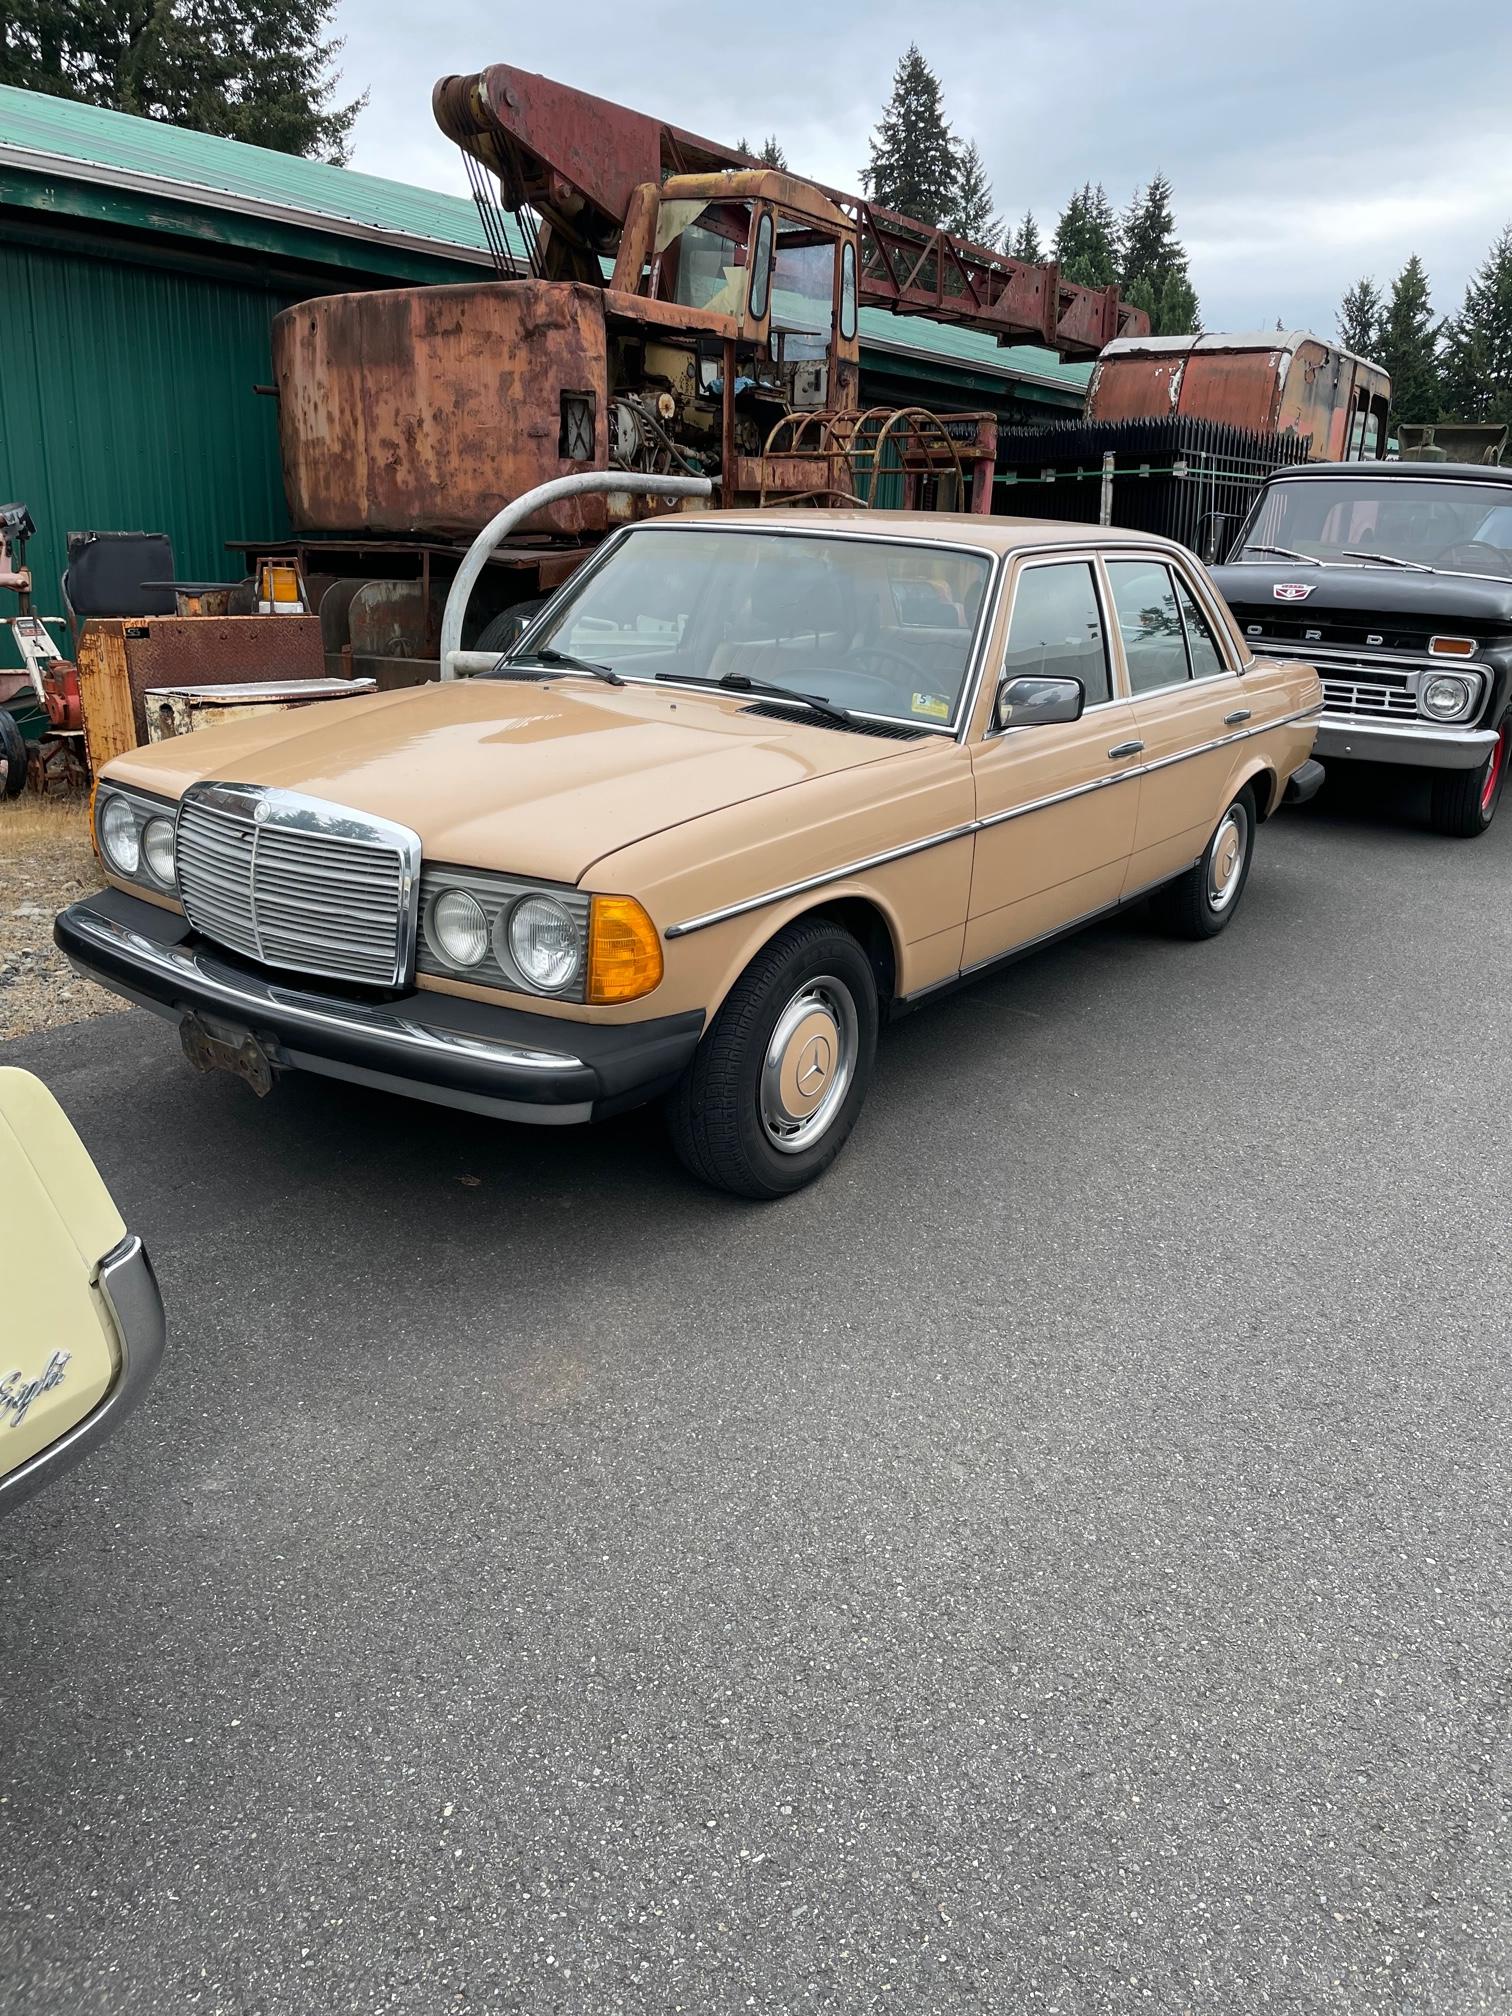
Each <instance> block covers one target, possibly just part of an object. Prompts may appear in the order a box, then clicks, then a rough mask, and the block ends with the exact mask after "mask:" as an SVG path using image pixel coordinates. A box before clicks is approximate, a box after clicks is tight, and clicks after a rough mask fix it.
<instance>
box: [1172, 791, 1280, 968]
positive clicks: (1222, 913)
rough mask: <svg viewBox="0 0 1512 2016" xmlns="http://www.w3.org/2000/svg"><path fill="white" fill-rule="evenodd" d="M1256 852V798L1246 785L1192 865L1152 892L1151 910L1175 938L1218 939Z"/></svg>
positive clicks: (1232, 910)
mask: <svg viewBox="0 0 1512 2016" xmlns="http://www.w3.org/2000/svg"><path fill="white" fill-rule="evenodd" d="M1254 852H1255V798H1254V793H1253V792H1252V791H1251V790H1250V788H1249V786H1248V784H1246V785H1245V787H1244V789H1243V790H1242V791H1241V792H1240V793H1239V796H1238V797H1237V798H1236V799H1235V800H1234V802H1233V804H1232V805H1230V807H1229V808H1228V810H1227V811H1226V812H1225V813H1224V815H1223V817H1222V818H1221V819H1220V820H1219V821H1218V828H1217V831H1216V832H1215V833H1214V835H1213V837H1212V839H1211V840H1209V842H1208V844H1207V846H1206V847H1205V848H1204V849H1203V854H1202V859H1201V860H1200V861H1199V862H1198V863H1197V865H1196V867H1195V868H1188V870H1187V871H1186V873H1185V874H1184V875H1180V876H1178V877H1177V879H1176V880H1175V881H1174V882H1168V883H1167V884H1166V886H1165V887H1164V889H1160V890H1157V891H1156V894H1155V899H1154V908H1155V915H1156V916H1157V917H1158V918H1159V919H1160V921H1161V923H1162V924H1163V925H1164V926H1165V928H1166V929H1167V930H1168V931H1170V932H1171V933H1173V934H1174V936H1176V937H1178V938H1216V937H1217V936H1218V933H1219V932H1220V931H1221V930H1222V929H1223V927H1224V926H1225V924H1227V923H1228V921H1229V919H1230V918H1231V917H1232V916H1233V914H1234V912H1235V911H1236V910H1237V909H1238V908H1239V899H1240V897H1241V896H1242V895H1243V894H1244V885H1245V883H1246V882H1247V881H1248V880H1249V871H1250V862H1251V860H1252V859H1253V858H1254Z"/></svg>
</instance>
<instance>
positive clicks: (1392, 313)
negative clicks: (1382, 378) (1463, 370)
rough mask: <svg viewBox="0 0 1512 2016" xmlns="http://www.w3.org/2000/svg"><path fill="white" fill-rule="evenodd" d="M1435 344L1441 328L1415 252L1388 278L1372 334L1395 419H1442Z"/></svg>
mask: <svg viewBox="0 0 1512 2016" xmlns="http://www.w3.org/2000/svg"><path fill="white" fill-rule="evenodd" d="M1467 300H1468V297H1467ZM1438 348H1439V328H1438V324H1437V323H1436V322H1435V321H1434V316H1433V303H1432V301H1431V300H1430V299H1429V295H1428V275H1427V274H1426V273H1425V272H1424V271H1423V262H1422V260H1421V259H1419V257H1418V256H1417V254H1416V252H1414V253H1413V255H1412V257H1411V258H1410V259H1409V260H1408V261H1407V264H1406V265H1405V266H1404V267H1403V268H1402V270H1401V272H1400V273H1398V275H1397V277H1396V278H1395V280H1393V281H1392V283H1391V298H1390V299H1389V300H1388V302H1387V303H1386V310H1385V313H1384V315H1383V316H1382V318H1381V322H1380V327H1379V333H1378V335H1377V339H1376V361H1377V362H1378V363H1380V364H1382V365H1384V366H1385V368H1386V370H1387V371H1388V372H1389V373H1390V376H1391V410H1392V413H1393V415H1394V417H1395V418H1396V419H1398V420H1407V421H1414V422H1415V421H1422V420H1437V419H1439V418H1440V416H1441V414H1442V410H1443V398H1444V394H1443V386H1442V384H1441V383H1440V377H1439V356H1438Z"/></svg>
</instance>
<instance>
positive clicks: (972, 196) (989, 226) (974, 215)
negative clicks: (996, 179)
mask: <svg viewBox="0 0 1512 2016" xmlns="http://www.w3.org/2000/svg"><path fill="white" fill-rule="evenodd" d="M956 167H957V176H958V181H957V186H956V198H955V209H954V210H953V211H952V213H951V217H950V228H951V230H952V231H955V232H957V233H958V234H959V235H960V236H961V237H962V238H969V239H970V240H971V242H972V244H973V245H996V244H997V243H998V241H999V240H1000V239H1001V238H1002V235H1003V220H1002V218H1001V217H999V216H998V215H997V214H996V213H995V212H994V210H993V207H992V184H991V183H990V182H989V181H988V180H987V164H986V163H985V162H984V161H983V159H982V150H981V148H980V147H978V145H977V143H976V142H975V140H969V141H968V142H967V143H966V145H965V147H964V148H963V149H962V150H961V152H960V154H959V155H958V157H957V164H956Z"/></svg>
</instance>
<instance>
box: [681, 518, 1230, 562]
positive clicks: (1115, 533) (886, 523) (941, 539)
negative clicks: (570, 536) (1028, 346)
mask: <svg viewBox="0 0 1512 2016" xmlns="http://www.w3.org/2000/svg"><path fill="white" fill-rule="evenodd" d="M643 524H644V529H646V530H652V529H655V528H656V527H661V528H663V529H665V528H666V527H667V526H669V525H675V526H682V527H684V528H686V527H687V526H689V525H692V526H695V527H696V526H699V525H702V524H717V525H749V526H750V527H752V529H753V530H761V531H768V532H771V531H779V532H823V531H844V532H855V531H862V532H871V533H874V534H875V535H876V537H877V538H879V539H887V538H893V539H930V540H933V541H935V542H937V543H938V544H939V545H941V546H977V547H984V548H986V550H987V551H989V552H992V553H1019V552H1023V551H1025V550H1027V549H1029V548H1032V547H1053V546H1076V547H1085V546H1091V545H1096V546H1103V545H1107V546H1158V547H1160V548H1162V549H1164V550H1166V551H1168V552H1173V553H1179V554H1180V555H1181V556H1182V558H1183V559H1188V560H1189V559H1190V558H1191V557H1192V556H1191V554H1190V553H1188V551H1187V549H1186V548H1185V547H1184V546H1178V545H1177V544H1176V542H1175V541H1174V540H1171V539H1162V538H1160V537H1159V536H1158V534H1156V533H1153V532H1131V531H1129V530H1128V529H1127V528H1126V527H1124V526H1122V525H1081V524H1073V523H1070V522H1068V521H1067V520H1065V519H1058V518H1000V517H997V516H995V515H994V516H987V515H986V514H984V513H982V512H979V511H867V510H865V509H856V510H814V509H811V508H809V507H807V506H804V505H791V506H789V507H787V508H786V509H776V510H757V509H754V508H747V509H745V510H738V511H701V512H697V513H679V514H677V515H673V516H668V517H665V518H656V519H648V520H645V521H643Z"/></svg>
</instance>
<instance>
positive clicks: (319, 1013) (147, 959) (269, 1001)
mask: <svg viewBox="0 0 1512 2016" xmlns="http://www.w3.org/2000/svg"><path fill="white" fill-rule="evenodd" d="M71 921H72V924H73V927H74V929H75V930H76V931H77V932H78V933H79V936H80V937H81V938H91V939H93V940H94V941H95V943H96V944H98V945H101V946H103V947H105V948H106V949H107V950H109V951H112V952H115V953H117V954H122V955H124V956H125V957H127V958H129V959H130V960H132V961H133V963H134V964H135V965H137V966H138V967H140V968H142V969H143V970H144V971H146V972H149V973H156V974H158V975H160V976H162V977H163V978H166V979H168V980H181V981H182V982H183V983H184V984H185V985H186V986H192V987H193V988H194V989H195V990H196V993H197V994H198V995H200V996H201V997H206V996H208V997H209V999H210V1000H212V1001H213V1002H214V1003H215V1004H216V1006H217V1007H220V1008H224V1009H227V1010H229V1011H230V1013H231V1014H232V1015H234V1016H236V1017H238V1018H240V1020H242V1021H243V1022H246V1021H249V1020H251V1021H255V1020H256V1018H257V1016H258V1014H259V1013H260V1012H268V1013H272V1012H274V1011H276V1012H277V1013H278V1014H279V1015H280V1016H282V1017H285V1018H287V1019H288V1020H291V1021H294V1022H297V1023H299V1024H301V1025H302V1026H303V1027H305V1028H307V1029H324V1030H337V1031H342V1032H344V1033H346V1034H348V1035H355V1036H363V1037H366V1038H367V1039H368V1040H369V1041H370V1042H376V1043H380V1044H382V1045H383V1046H384V1048H385V1049H387V1050H390V1051H392V1052H393V1054H394V1055H395V1056H396V1057H406V1056H414V1055H415V1054H416V1053H417V1052H421V1053H429V1054H431V1055H442V1056H450V1057H476V1058H479V1059H481V1060H483V1061H485V1062H487V1063H491V1064H507V1065H509V1066H511V1068H513V1069H515V1070H521V1071H560V1070H562V1069H564V1068H567V1069H573V1068H577V1067H579V1066H580V1065H581V1064H582V1061H583V1060H582V1059H581V1058H580V1057H575V1056H572V1055H571V1054H569V1053H568V1052H567V1051H565V1050H532V1049H526V1048H525V1047H524V1046H523V1045H521V1044H518V1043H499V1042H495V1041H493V1040H492V1039H491V1038H489V1037H484V1036H464V1035H462V1034H460V1033H459V1032H457V1031H454V1030H450V1029H435V1028H432V1027H431V1026H430V1025H429V1024H428V1023H424V1022H415V1021H411V1020H410V1019H409V1017H407V1016H404V1015H395V1014H393V1013H392V1012H390V1011H389V1010H388V1009H385V1008H377V1007H372V1008H370V1007H369V1006H368V1005H367V1004H366V1003H365V1002H356V1001H346V1002H342V1003H341V1005H340V1007H336V1006H334V1005H332V1003H331V1001H330V999H329V997H328V996H323V995H315V994H302V993H298V992H296V991H295V990H294V989H293V988H290V987H281V986H278V985H277V984H275V983H274V982H271V981H266V980H258V979H255V978H253V976H252V975H251V974H246V973H233V972H231V971H229V970H228V969H226V968H225V967H218V966H212V965H211V964H210V963H209V962H208V961H207V960H206V959H205V958H204V957H203V955H202V954H201V953H199V952H198V951H195V950H191V949H190V948H189V947H187V946H182V945H158V944H155V943H154V942H153V940H152V939H150V938H144V937H143V936H142V935H141V933H140V932H138V931H132V930H129V929H128V928H127V927H126V926H125V925H124V924H117V923H115V922H113V921H112V920H111V919H110V918H108V917H94V916H90V915H87V914H85V915H81V916H75V917H73V918H72V920H71ZM90 978H91V979H94V980H95V981H97V982H98V984H99V985H101V986H103V987H107V988H108V987H110V986H111V985H112V982H111V981H110V980H108V979H103V978H101V976H100V975H99V974H91V975H90ZM145 1005H146V1006H148V1007H154V1006H155V1007H156V1010H157V1012H158V1013H159V1014H160V1015H165V1016H167V1017H168V1018H169V1019H174V1017H175V1011H174V1009H173V1008H172V1007H171V1006H167V1005H165V1004H163V1003H153V1002H150V1001H149V1002H147V1003H145Z"/></svg>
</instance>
